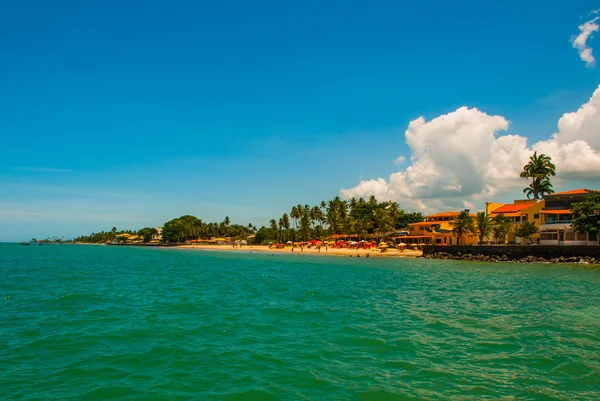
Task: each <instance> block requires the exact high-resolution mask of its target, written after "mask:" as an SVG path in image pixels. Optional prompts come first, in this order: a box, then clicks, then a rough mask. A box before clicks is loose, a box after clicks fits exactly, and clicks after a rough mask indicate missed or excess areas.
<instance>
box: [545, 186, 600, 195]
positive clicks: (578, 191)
mask: <svg viewBox="0 0 600 401" xmlns="http://www.w3.org/2000/svg"><path fill="white" fill-rule="evenodd" d="M590 192H598V191H594V190H593V189H586V188H579V189H572V190H570V191H563V192H555V193H553V194H550V195H552V196H553V195H582V194H587V193H590ZM547 196H548V195H547Z"/></svg>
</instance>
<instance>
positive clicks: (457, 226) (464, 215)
mask: <svg viewBox="0 0 600 401" xmlns="http://www.w3.org/2000/svg"><path fill="white" fill-rule="evenodd" d="M450 225H451V226H452V235H454V236H455V237H456V244H457V245H459V244H460V240H461V238H462V237H464V236H465V235H468V234H474V233H476V232H477V231H476V229H475V222H474V220H473V216H471V215H470V214H469V212H467V211H464V210H463V211H462V212H460V213H459V214H457V215H456V217H455V218H454V220H452V221H451V222H450Z"/></svg>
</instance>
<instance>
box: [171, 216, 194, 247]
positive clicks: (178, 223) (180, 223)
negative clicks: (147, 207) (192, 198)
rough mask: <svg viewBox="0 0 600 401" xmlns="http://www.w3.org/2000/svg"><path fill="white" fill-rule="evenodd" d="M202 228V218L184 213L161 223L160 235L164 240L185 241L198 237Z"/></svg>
mask: <svg viewBox="0 0 600 401" xmlns="http://www.w3.org/2000/svg"><path fill="white" fill-rule="evenodd" d="M202 229H203V225H202V220H200V219H199V218H197V217H195V216H190V215H185V216H181V217H178V218H176V219H173V220H170V221H167V222H166V223H165V224H164V225H163V232H162V237H163V241H165V242H177V243H180V242H185V241H186V240H188V239H192V238H198V236H200V235H201V232H202Z"/></svg>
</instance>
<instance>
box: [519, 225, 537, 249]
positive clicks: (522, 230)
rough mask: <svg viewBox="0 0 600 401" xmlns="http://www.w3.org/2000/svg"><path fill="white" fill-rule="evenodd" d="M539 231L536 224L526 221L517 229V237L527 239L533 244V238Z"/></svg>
mask: <svg viewBox="0 0 600 401" xmlns="http://www.w3.org/2000/svg"><path fill="white" fill-rule="evenodd" d="M537 231H538V229H537V227H536V226H535V223H534V222H532V221H526V222H524V223H521V224H519V226H518V227H517V228H516V229H515V235H516V236H517V237H520V238H526V239H527V240H528V241H529V243H530V244H531V236H532V235H533V234H535V233H537Z"/></svg>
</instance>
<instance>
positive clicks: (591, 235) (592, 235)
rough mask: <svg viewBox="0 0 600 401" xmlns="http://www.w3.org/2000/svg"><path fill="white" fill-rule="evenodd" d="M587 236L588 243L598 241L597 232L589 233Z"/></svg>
mask: <svg viewBox="0 0 600 401" xmlns="http://www.w3.org/2000/svg"><path fill="white" fill-rule="evenodd" d="M588 234H589V241H598V233H597V232H591V233H588Z"/></svg>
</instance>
